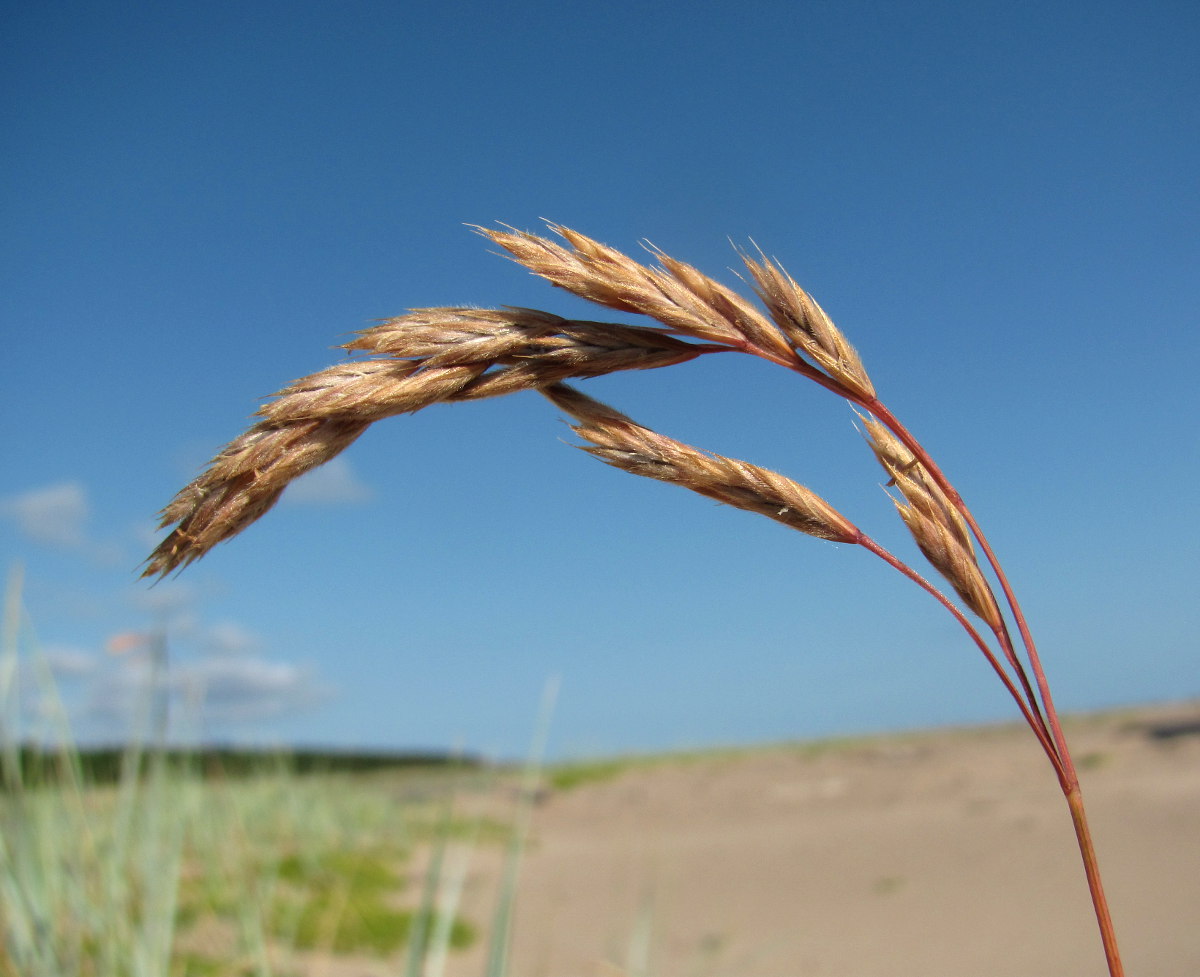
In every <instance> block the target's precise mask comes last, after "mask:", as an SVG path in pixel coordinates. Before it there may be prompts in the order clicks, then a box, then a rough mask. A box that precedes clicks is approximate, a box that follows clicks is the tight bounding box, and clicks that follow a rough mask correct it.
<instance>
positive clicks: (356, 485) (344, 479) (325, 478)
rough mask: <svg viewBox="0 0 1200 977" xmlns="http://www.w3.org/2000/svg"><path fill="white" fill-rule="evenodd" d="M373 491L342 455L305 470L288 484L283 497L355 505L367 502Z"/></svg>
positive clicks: (312, 502) (306, 501) (320, 503)
mask: <svg viewBox="0 0 1200 977" xmlns="http://www.w3.org/2000/svg"><path fill="white" fill-rule="evenodd" d="M374 497H375V493H374V491H373V490H372V489H371V487H370V486H369V485H367V484H366V483H365V482H364V481H362V480H361V479H360V478H359V477H358V475H357V474H356V473H355V471H354V469H352V468H351V467H350V463H349V462H348V461H346V459H345V458H334V459H333V460H332V461H328V462H326V463H325V464H324V465H322V466H321V467H320V468H314V469H313V470H312V471H310V472H306V473H305V474H303V475H301V476H300V477H299V478H298V479H296V480H295V481H294V482H292V484H291V485H289V486H288V487H287V491H286V492H285V493H284V498H285V499H286V500H287V501H289V502H297V503H300V504H302V505H357V504H360V503H363V502H369V501H370V500H371V499H372V498H374Z"/></svg>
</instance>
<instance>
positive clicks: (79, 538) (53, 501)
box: [0, 482, 120, 564]
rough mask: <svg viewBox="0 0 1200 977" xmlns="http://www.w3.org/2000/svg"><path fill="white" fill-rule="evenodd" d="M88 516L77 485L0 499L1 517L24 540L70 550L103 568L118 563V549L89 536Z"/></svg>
mask: <svg viewBox="0 0 1200 977" xmlns="http://www.w3.org/2000/svg"><path fill="white" fill-rule="evenodd" d="M90 514H91V507H90V505H89V504H88V496H87V490H86V489H85V488H84V486H83V485H82V484H81V483H79V482H59V483H57V484H55V485H47V486H45V487H44V488H37V489H30V490H29V491H28V492H22V493H21V494H19V495H10V496H7V497H5V498H3V499H0V517H4V518H6V519H8V520H10V521H11V522H12V523H13V524H14V525H16V527H17V530H18V531H19V532H20V533H21V534H22V535H23V536H25V537H26V538H27V539H31V540H33V541H34V542H35V543H42V544H44V545H46V546H54V547H57V548H59V549H65V550H71V551H73V552H76V553H79V554H81V555H83V556H86V557H88V558H89V559H91V560H94V561H96V562H98V563H102V564H112V563H114V562H116V561H118V560H119V559H120V553H119V552H118V551H117V549H116V548H115V547H114V546H112V545H110V544H107V543H100V542H97V541H95V540H93V539H92V538H90V537H89V536H88V533H87V522H88V518H89V516H90Z"/></svg>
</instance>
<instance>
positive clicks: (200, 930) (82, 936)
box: [0, 572, 510, 977]
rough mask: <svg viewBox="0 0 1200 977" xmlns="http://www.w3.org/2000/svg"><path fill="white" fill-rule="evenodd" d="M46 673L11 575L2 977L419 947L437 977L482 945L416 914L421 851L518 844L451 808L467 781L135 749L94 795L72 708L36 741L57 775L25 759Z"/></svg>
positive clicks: (250, 968) (388, 953) (428, 971)
mask: <svg viewBox="0 0 1200 977" xmlns="http://www.w3.org/2000/svg"><path fill="white" fill-rule="evenodd" d="M41 660H42V656H41V655H40V653H39V650H38V647H37V643H36V639H35V638H34V636H33V635H32V632H31V630H30V628H29V627H28V622H27V621H26V620H24V618H23V615H22V612H21V602H20V579H19V574H17V573H15V572H14V574H13V575H12V576H11V577H10V581H9V585H8V588H7V592H6V601H5V615H4V626H3V645H2V646H0V717H3V719H4V727H3V729H2V730H0V732H2V734H3V736H2V738H0V775H2V776H0V780H2V787H0V977H31V975H39V977H41V975H46V977H58V975H62V977H66V975H71V977H287V975H291V974H296V973H298V972H300V968H301V966H302V964H303V961H304V960H305V958H306V957H307V956H308V955H309V954H311V952H313V951H319V952H324V953H329V954H334V955H336V954H342V953H349V952H354V953H360V954H366V955H371V956H376V957H395V956H396V954H397V953H399V951H400V950H401V949H402V948H403V947H404V946H405V945H406V944H412V943H414V942H415V941H419V942H417V946H416V948H415V949H414V951H413V952H412V953H410V954H409V956H408V959H409V960H410V964H409V967H408V970H407V973H408V974H409V975H411V977H418V975H425V977H437V975H438V974H439V973H440V972H441V971H440V969H433V968H432V967H431V966H430V965H429V961H430V960H440V961H442V962H443V963H444V960H445V957H446V955H447V954H448V953H449V952H451V951H452V950H454V949H457V948H461V947H464V946H467V945H469V944H471V943H473V942H474V941H475V939H476V938H477V934H476V930H475V928H474V926H472V925H471V924H470V923H469V922H468V921H467V920H465V919H463V918H462V917H461V916H460V914H459V913H458V911H457V903H443V904H442V905H440V906H433V907H431V906H430V905H428V904H426V903H424V902H418V904H417V905H416V906H413V907H411V908H406V907H405V905H404V902H403V901H402V900H403V897H404V885H405V881H406V878H405V876H406V872H407V869H408V866H409V864H410V863H411V861H412V857H413V854H414V852H417V851H418V850H424V849H427V848H429V847H430V846H431V845H433V844H435V843H436V844H440V845H445V844H446V842H447V841H453V842H454V844H455V845H456V846H457V847H458V848H459V849H463V848H471V847H473V846H474V845H477V844H494V843H496V842H497V841H500V840H504V839H507V837H508V835H509V833H510V829H509V828H508V827H507V826H504V825H501V824H499V823H497V822H492V821H487V820H483V819H480V818H475V817H473V818H461V817H455V816H453V814H452V811H451V809H450V808H449V807H448V806H445V805H444V804H441V803H439V801H438V798H439V797H440V796H441V795H444V794H445V793H446V791H447V787H448V779H449V778H452V777H454V776H455V773H454V772H453V771H451V772H447V771H444V770H443V771H438V772H436V773H422V772H420V771H404V772H388V773H370V774H362V773H311V774H307V775H299V774H297V773H296V772H295V771H294V770H293V769H292V768H291V766H290V765H289V764H288V763H287V762H286V758H285V757H284V756H282V755H280V756H278V757H277V758H276V759H275V760H274V761H273V762H270V763H265V764H262V765H260V767H259V769H258V770H257V771H256V772H246V771H242V774H241V775H240V776H236V777H227V776H224V775H222V773H221V771H220V770H217V769H202V768H201V764H200V763H199V762H189V761H188V760H187V758H186V757H185V758H183V759H182V760H181V759H180V756H179V753H178V751H174V752H172V753H171V754H168V752H167V751H166V750H164V749H160V748H159V745H158V744H156V743H154V742H150V743H145V742H144V741H142V740H139V739H137V738H134V739H133V740H132V741H131V743H130V745H129V746H128V747H127V748H126V750H125V755H124V758H123V761H124V762H123V763H122V764H121V770H122V773H121V776H120V778H119V779H118V780H117V781H116V782H115V783H96V782H93V781H91V780H89V777H88V774H87V773H86V772H85V769H86V768H85V765H84V764H82V763H81V761H80V752H79V750H78V748H77V747H76V746H75V744H74V743H73V741H72V738H71V735H70V730H69V728H67V726H66V723H65V713H63V711H62V710H55V709H51V713H52V715H54V714H57V715H56V716H55V718H54V722H53V724H52V727H51V728H50V729H47V730H41V731H39V732H40V734H41V736H40V738H41V739H42V740H43V741H45V740H46V739H47V738H50V737H52V742H53V743H54V758H55V762H54V763H53V764H47V763H44V762H43V763H36V764H31V763H28V762H23V761H22V756H23V753H24V754H25V755H28V750H25V751H22V749H21V748H20V746H21V742H22V733H23V731H22V729H21V728H20V726H19V724H18V722H17V717H19V716H20V714H21V713H20V709H19V708H18V703H17V695H18V691H19V689H20V687H21V684H22V683H21V682H20V681H19V678H18V677H19V675H20V673H21V671H22V667H23V666H25V667H27V666H29V665H30V664H31V663H32V664H33V665H34V671H35V672H37V671H41V672H42V673H43V674H42V676H41V678H40V680H39V682H40V686H41V687H40V688H39V689H38V691H39V693H40V694H41V695H42V696H43V697H45V696H49V697H50V699H51V701H54V686H53V682H52V680H51V679H50V676H49V671H48V669H45V668H42V669H39V668H38V667H37V663H38V662H39V661H41ZM405 798H407V799H405ZM398 799H399V800H398ZM450 882H451V883H452V884H457V885H458V886H459V887H460V888H461V882H462V880H461V877H459V878H457V879H453V878H452V879H451V880H450ZM439 884H441V885H446V884H447V882H446V881H445V880H441V881H440V882H439ZM446 913H449V915H446ZM439 966H440V965H439ZM397 972H399V971H397Z"/></svg>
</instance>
